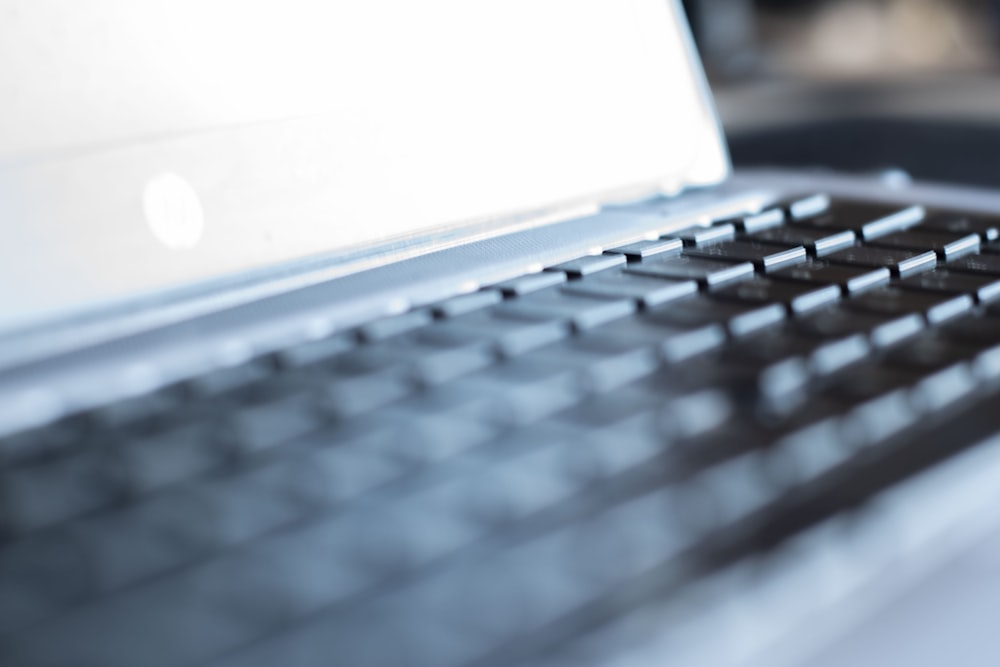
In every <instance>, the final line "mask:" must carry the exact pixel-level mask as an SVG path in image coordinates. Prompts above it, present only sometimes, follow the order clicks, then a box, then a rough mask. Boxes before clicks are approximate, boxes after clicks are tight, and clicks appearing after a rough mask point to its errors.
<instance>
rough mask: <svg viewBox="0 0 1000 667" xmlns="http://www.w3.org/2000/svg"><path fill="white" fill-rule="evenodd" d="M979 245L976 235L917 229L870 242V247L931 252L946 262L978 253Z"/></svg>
mask: <svg viewBox="0 0 1000 667" xmlns="http://www.w3.org/2000/svg"><path fill="white" fill-rule="evenodd" d="M979 243H980V239H979V235H978V234H966V235H965V236H958V235H956V234H949V233H947V232H930V231H921V230H920V228H919V227H918V228H917V229H916V230H914V231H909V232H896V233H895V234H889V235H888V236H882V237H880V238H878V239H876V240H875V241H872V242H871V245H874V246H882V247H886V248H903V249H904V250H933V251H934V252H936V253H937V254H938V257H940V258H941V259H943V260H945V261H948V260H952V259H957V258H959V257H962V256H964V255H969V254H972V253H976V252H979Z"/></svg>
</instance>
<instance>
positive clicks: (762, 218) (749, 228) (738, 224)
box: [717, 208, 785, 234]
mask: <svg viewBox="0 0 1000 667" xmlns="http://www.w3.org/2000/svg"><path fill="white" fill-rule="evenodd" d="M784 223H785V211H784V210H782V209H780V208H772V209H770V210H767V211H762V212H760V213H755V214H753V215H748V216H746V217H743V218H732V219H727V220H724V221H720V223H717V224H731V225H732V226H734V227H735V228H736V229H738V230H739V231H741V232H744V233H746V234H752V233H754V232H762V231H764V230H765V229H771V228H773V227H779V226H781V225H783V224H784Z"/></svg>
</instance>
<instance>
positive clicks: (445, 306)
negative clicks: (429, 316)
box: [431, 289, 503, 317]
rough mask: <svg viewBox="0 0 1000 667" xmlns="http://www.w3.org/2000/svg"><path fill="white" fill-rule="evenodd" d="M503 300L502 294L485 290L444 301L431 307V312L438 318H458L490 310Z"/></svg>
mask: <svg viewBox="0 0 1000 667" xmlns="http://www.w3.org/2000/svg"><path fill="white" fill-rule="evenodd" d="M501 299H503V294H502V293H501V292H499V291H497V290H492V289H485V290H480V291H478V292H472V293H471V294H462V295H461V296H456V297H452V298H451V299H448V300H447V301H442V302H441V303H439V304H437V305H436V306H433V307H431V312H432V313H434V315H435V316H436V317H457V316H458V315H466V314H468V313H471V312H473V311H476V310H482V309H483V308H489V307H490V306H492V305H494V304H497V303H499V302H500V300H501Z"/></svg>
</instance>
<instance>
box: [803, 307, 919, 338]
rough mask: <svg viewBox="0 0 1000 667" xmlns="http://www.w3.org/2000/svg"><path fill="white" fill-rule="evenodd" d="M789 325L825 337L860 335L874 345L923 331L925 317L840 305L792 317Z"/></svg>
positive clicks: (804, 332)
mask: <svg viewBox="0 0 1000 667" xmlns="http://www.w3.org/2000/svg"><path fill="white" fill-rule="evenodd" d="M790 326H792V327H793V328H794V329H795V330H796V331H799V332H801V333H803V334H805V335H809V336H818V337H820V338H825V339H843V338H847V337H849V336H852V335H854V334H863V335H865V336H868V337H869V338H870V339H871V342H872V344H873V345H875V346H876V347H888V346H891V345H895V344H896V343H899V342H900V341H903V340H906V339H907V338H910V337H912V336H914V335H916V334H917V333H919V332H920V331H922V330H923V328H924V320H923V318H922V317H921V316H920V315H917V314H909V315H902V316H885V315H879V314H875V313H867V312H853V311H849V310H846V309H845V308H843V305H840V306H837V307H835V308H824V309H823V310H820V311H817V312H814V313H810V314H809V315H806V316H805V317H801V318H797V319H795V320H792V321H791V323H790Z"/></svg>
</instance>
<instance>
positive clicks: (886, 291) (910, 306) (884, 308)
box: [844, 287, 973, 324]
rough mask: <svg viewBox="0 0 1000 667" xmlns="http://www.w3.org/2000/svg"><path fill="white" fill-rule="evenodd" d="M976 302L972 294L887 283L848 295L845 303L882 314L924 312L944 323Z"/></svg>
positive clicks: (934, 319) (966, 310)
mask: <svg viewBox="0 0 1000 667" xmlns="http://www.w3.org/2000/svg"><path fill="white" fill-rule="evenodd" d="M972 306H973V301H972V297H970V296H968V295H961V296H953V295H951V294H939V293H934V292H916V291H910V290H902V289H898V288H896V287H884V288H881V289H878V290H873V291H871V292H866V293H864V294H862V295H860V296H857V297H854V298H852V299H848V300H846V301H845V302H844V307H845V308H847V309H849V310H862V311H867V312H873V313H878V314H880V315H888V316H896V315H907V314H910V313H920V314H922V315H923V316H924V317H926V318H927V321H928V322H930V323H931V324H940V323H941V322H944V321H946V320H949V319H951V318H953V317H958V316H959V315H962V314H964V313H966V312H968V311H969V310H970V309H971V308H972Z"/></svg>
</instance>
